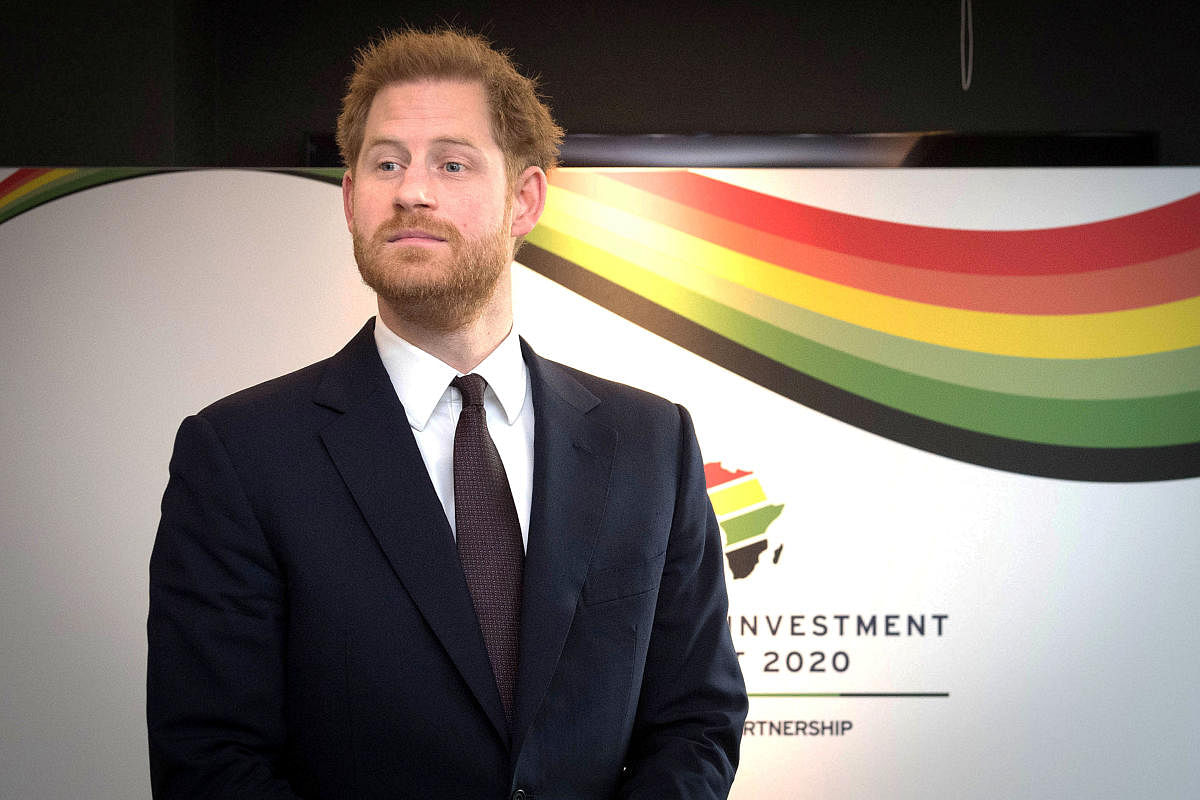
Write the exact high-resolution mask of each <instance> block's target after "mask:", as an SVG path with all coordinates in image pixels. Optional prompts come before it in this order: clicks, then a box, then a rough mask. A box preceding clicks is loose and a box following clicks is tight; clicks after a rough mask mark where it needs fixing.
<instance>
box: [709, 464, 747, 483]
mask: <svg viewBox="0 0 1200 800" xmlns="http://www.w3.org/2000/svg"><path fill="white" fill-rule="evenodd" d="M749 474H750V473H749V472H746V471H745V470H740V469H739V470H737V471H736V472H730V471H729V470H727V469H725V468H724V467H722V466H721V462H720V461H710V462H708V463H707V464H705V465H704V486H705V488H707V489H711V488H712V487H714V486H720V485H721V484H722V483H729V482H730V481H732V480H736V479H737V478H744V477H746V476H747V475H749Z"/></svg>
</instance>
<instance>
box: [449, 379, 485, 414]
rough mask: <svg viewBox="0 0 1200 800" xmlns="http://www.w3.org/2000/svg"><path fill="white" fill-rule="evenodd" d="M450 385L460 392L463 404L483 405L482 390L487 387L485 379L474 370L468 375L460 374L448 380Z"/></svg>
mask: <svg viewBox="0 0 1200 800" xmlns="http://www.w3.org/2000/svg"><path fill="white" fill-rule="evenodd" d="M450 385H451V386H453V387H454V388H456V389H458V391H460V392H461V393H462V399H463V405H464V406H481V405H483V390H484V389H485V388H487V381H485V380H484V379H483V376H481V375H476V374H475V373H474V372H472V373H471V374H470V375H460V376H458V377H457V378H455V379H454V380H452V381H450Z"/></svg>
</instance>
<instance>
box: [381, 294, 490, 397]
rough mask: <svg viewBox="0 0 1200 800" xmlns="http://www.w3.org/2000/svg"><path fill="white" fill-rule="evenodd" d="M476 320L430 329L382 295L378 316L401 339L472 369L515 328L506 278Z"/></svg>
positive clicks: (460, 368) (456, 365) (463, 370)
mask: <svg viewBox="0 0 1200 800" xmlns="http://www.w3.org/2000/svg"><path fill="white" fill-rule="evenodd" d="M501 284H504V285H503V286H497V289H498V291H497V292H496V293H495V294H494V295H493V297H492V299H491V300H489V301H488V303H487V304H486V305H485V306H484V308H483V311H482V312H481V313H480V315H479V316H478V317H476V318H475V319H474V320H472V321H470V322H468V323H467V324H465V325H463V326H461V327H459V328H455V329H453V330H449V331H442V330H430V329H429V328H427V327H425V326H422V325H419V324H416V323H414V322H413V321H412V320H411V319H408V318H406V317H405V316H404V314H403V313H402V311H401V310H400V309H396V308H393V307H392V306H391V305H390V304H389V303H388V302H387V301H385V300H384V299H383V298H382V297H380V298H379V319H380V321H382V322H383V324H384V325H387V326H388V328H389V329H391V331H392V332H393V333H395V334H396V335H397V336H399V337H400V338H401V339H404V340H405V341H406V342H408V343H409V344H411V345H413V346H415V347H419V348H421V349H422V350H424V351H425V352H426V353H429V354H430V355H431V356H434V357H435V358H437V359H439V360H441V361H443V362H445V363H447V364H449V365H450V366H452V367H454V368H455V369H456V370H458V371H459V372H461V373H463V374H467V373H469V372H471V370H473V369H475V367H477V366H479V364H480V362H481V361H483V360H484V359H485V358H487V357H488V356H489V355H491V353H492V351H493V350H495V349H496V348H497V347H498V346H499V345H500V342H502V341H504V337H505V336H508V332H509V331H510V330H512V298H511V294H510V293H509V292H508V291H505V289H507V288H508V285H507V281H504V280H503V279H502V280H501Z"/></svg>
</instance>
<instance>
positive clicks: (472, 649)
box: [316, 323, 508, 741]
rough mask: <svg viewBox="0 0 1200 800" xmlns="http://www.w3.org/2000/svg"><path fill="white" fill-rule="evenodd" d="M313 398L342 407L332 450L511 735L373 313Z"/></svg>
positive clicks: (375, 528)
mask: <svg viewBox="0 0 1200 800" xmlns="http://www.w3.org/2000/svg"><path fill="white" fill-rule="evenodd" d="M316 402H317V403H319V404H321V405H325V406H327V407H330V408H334V409H336V410H338V411H341V412H342V415H341V416H340V417H339V418H338V419H337V420H335V421H334V422H333V423H332V424H330V425H329V426H328V427H327V428H325V430H323V431H322V432H321V439H322V441H323V442H324V443H325V447H326V449H327V451H328V452H329V456H330V458H331V459H333V462H334V464H335V465H336V466H337V469H338V472H339V473H340V474H341V476H342V479H343V480H344V481H345V482H346V485H347V487H349V489H350V492H351V494H352V495H353V497H354V500H355V503H356V504H357V505H358V508H359V510H360V511H361V512H362V515H363V517H364V518H365V519H366V521H367V524H368V525H369V526H370V528H371V531H372V532H373V533H374V535H375V537H376V539H377V540H378V541H379V546H380V547H381V548H382V550H383V552H384V555H385V556H386V557H387V559H388V561H389V562H390V563H391V566H392V569H393V570H394V571H395V573H396V575H397V577H399V579H400V581H401V582H402V583H403V584H404V588H405V589H406V590H407V591H408V594H409V596H410V597H412V600H413V602H414V603H415V604H416V606H417V607H418V608H419V609H420V611H421V614H422V615H423V616H424V618H425V620H426V621H427V622H428V623H429V627H430V628H431V629H432V630H433V633H434V635H435V636H437V638H438V639H439V640H440V641H441V643H442V646H443V647H444V648H445V649H446V652H447V654H449V656H450V659H451V660H452V661H453V662H454V664H455V666H456V667H457V668H458V670H459V672H460V673H461V674H462V676H463V678H464V679H465V680H466V683H467V685H468V686H470V688H471V691H472V692H473V693H474V695H475V697H476V699H477V700H478V701H479V704H480V705H481V706H482V707H483V709H484V710H485V711H486V712H487V715H488V717H489V718H490V719H491V721H492V724H493V725H494V726H495V728H496V730H497V733H499V735H500V737H501V738H502V739H504V740H505V741H507V740H508V726H507V723H506V721H505V719H504V710H503V708H502V706H501V704H500V696H499V693H498V692H497V690H496V682H495V678H494V677H493V675H492V668H491V664H490V663H489V662H488V657H487V650H486V648H485V647H484V644H483V636H482V634H481V633H480V630H479V623H478V621H477V620H476V617H475V610H474V608H473V607H472V605H471V598H470V595H469V593H468V591H467V584H466V579H465V578H464V577H463V572H462V565H461V563H460V562H459V559H458V551H457V550H456V549H455V546H454V538H453V535H452V534H451V532H450V526H449V524H448V523H447V522H446V516H445V512H444V511H443V510H442V506H441V503H440V502H439V501H438V498H437V493H436V492H435V491H434V489H433V484H432V483H431V482H430V480H429V474H428V472H427V471H426V469H425V464H424V461H423V460H422V458H421V453H420V451H419V450H418V449H417V443H416V440H415V439H414V438H413V435H412V430H411V429H410V428H409V426H408V424H407V421H406V418H405V414H404V408H403V406H402V405H401V404H400V401H399V399H397V397H396V393H395V390H394V389H393V388H392V385H391V383H390V381H389V379H388V376H387V371H386V370H385V369H384V367H383V363H382V362H381V361H380V359H379V354H378V352H377V351H376V349H375V342H374V338H373V334H372V325H371V324H370V323H368V325H367V326H366V327H365V328H363V330H362V331H360V332H359V334H358V336H356V337H355V338H354V340H353V341H351V342H350V344H349V345H347V346H346V348H345V349H343V350H342V352H340V353H339V354H338V355H336V356H334V358H333V359H331V361H330V363H329V366H328V368H327V371H326V374H325V376H324V378H323V380H322V383H321V386H320V387H319V389H318V393H317V396H316Z"/></svg>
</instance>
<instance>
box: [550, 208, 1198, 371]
mask: <svg viewBox="0 0 1200 800" xmlns="http://www.w3.org/2000/svg"><path fill="white" fill-rule="evenodd" d="M550 192H551V194H550V198H549V201H548V202H547V204H546V212H545V214H543V216H542V222H541V224H543V225H546V226H548V227H551V228H554V229H555V230H558V231H560V232H562V233H565V234H567V235H568V236H571V237H573V238H577V239H579V240H580V241H581V242H583V243H585V244H589V245H592V246H594V247H597V248H599V249H601V250H603V251H605V252H607V253H609V254H611V255H612V256H613V257H614V258H613V259H595V258H594V257H592V258H591V259H590V260H589V261H588V262H587V263H584V264H581V266H584V267H587V268H588V269H590V270H592V271H594V272H597V273H599V274H601V275H603V276H605V277H608V278H609V279H610V280H615V281H616V282H618V283H622V285H624V286H626V287H627V288H629V289H632V290H633V291H638V284H639V281H638V279H637V278H636V276H633V275H626V276H625V280H621V279H619V278H617V277H615V274H617V273H618V272H627V269H623V268H622V267H621V265H619V264H618V263H616V262H617V260H618V259H623V260H627V261H630V262H633V263H635V264H637V265H638V266H640V267H642V268H643V269H646V270H648V271H650V272H653V273H655V274H656V275H659V276H661V277H664V278H666V279H668V280H670V281H672V282H674V283H677V284H680V285H683V286H687V287H689V288H692V289H694V290H696V291H701V292H703V293H704V294H706V295H710V296H711V294H710V293H711V291H712V289H713V288H715V285H714V284H713V281H712V278H713V277H717V278H720V279H723V280H726V281H730V282H733V283H736V284H739V285H741V286H744V287H746V288H748V289H751V290H753V291H756V292H759V293H760V294H765V295H769V296H771V297H775V298H777V299H780V300H783V301H784V302H787V303H790V304H792V305H795V306H798V307H801V308H805V309H808V310H810V311H813V312H815V313H818V314H822V315H824V316H828V317H832V318H834V319H838V320H842V321H843V322H848V323H850V324H852V325H858V326H860V327H864V328H869V329H872V330H876V331H881V332H883V333H888V334H891V335H893V336H902V337H904V338H908V339H914V340H917V341H923V342H929V343H931V344H938V345H942V346H945V347H953V348H956V349H959V350H971V351H975V352H981V353H995V354H998V355H1010V356H1020V357H1025V358H1073V359H1084V358H1120V357H1124V356H1134V355H1144V354H1148V353H1160V352H1166V351H1169V350H1179V349H1182V348H1185V347H1194V346H1196V345H1200V297H1194V298H1189V299H1186V300H1180V301H1176V302H1173V303H1164V304H1162V305H1157V306H1148V307H1145V308H1137V309H1130V310H1125V311H1114V312H1106V313H1100V314H1071V315H1034V314H1000V313H994V312H985V311H968V310H963V309H956V308H947V307H944V306H935V305H930V304H927V303H918V302H915V301H912V300H902V299H899V298H895V297H888V296H887V295H882V294H877V293H874V292H868V291H864V290H861V289H855V288H851V287H848V286H843V285H841V284H838V283H835V282H832V281H825V280H821V279H819V278H814V277H812V276H810V275H804V274H801V273H798V272H795V271H793V270H789V269H786V268H784V267H780V266H778V265H775V264H771V263H769V262H766V261H761V260H759V259H754V258H751V257H749V256H746V255H743V254H741V253H737V252H735V251H733V250H730V249H728V248H724V247H720V246H718V245H715V244H713V243H712V242H708V241H705V240H704V239H700V238H699V237H696V236H691V235H690V234H686V233H682V232H680V231H678V230H675V229H673V228H670V227H668V226H665V225H662V224H659V223H656V222H653V221H650V220H647V219H644V218H642V217H639V216H638V215H637V214H636V213H630V212H627V211H623V210H621V209H617V208H613V207H612V206H606V205H604V204H602V203H597V202H596V201H594V200H591V199H590V198H587V197H585V196H583V195H579V194H575V193H573V192H568V191H566V190H565V189H562V188H561V187H555V186H552V187H550ZM535 234H536V231H535ZM531 241H536V235H535V236H533V237H531ZM564 255H565V254H564ZM705 285H707V288H708V290H707V291H705V289H704V288H703V287H704V286H705Z"/></svg>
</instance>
